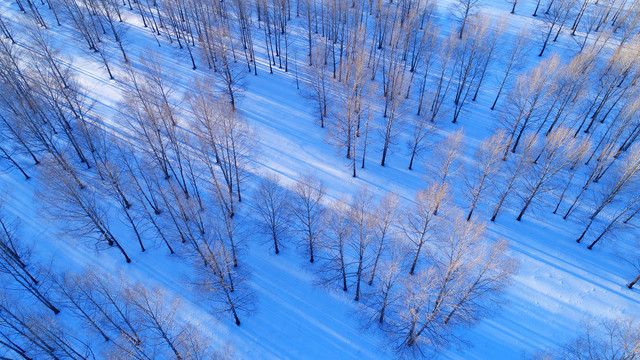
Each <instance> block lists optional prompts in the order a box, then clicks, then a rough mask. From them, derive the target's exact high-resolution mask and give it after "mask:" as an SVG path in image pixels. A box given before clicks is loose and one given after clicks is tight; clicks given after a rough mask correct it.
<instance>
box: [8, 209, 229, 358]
mask: <svg viewBox="0 0 640 360" xmlns="http://www.w3.org/2000/svg"><path fill="white" fill-rule="evenodd" d="M0 224H1V228H2V232H0V245H1V248H2V252H1V254H0V276H2V278H3V286H2V289H1V290H0V294H1V296H0V337H1V340H0V349H1V351H2V354H3V356H6V357H7V358H13V357H14V356H18V357H19V358H23V359H33V358H46V359H96V358H130V359H151V358H154V357H158V356H160V357H167V358H169V357H175V358H177V359H185V360H186V359H203V358H207V359H224V358H228V357H229V356H230V355H231V353H230V352H229V351H228V350H224V351H219V350H218V349H213V346H212V343H211V340H210V339H208V338H207V337H205V336H204V335H203V333H202V332H201V331H200V330H199V329H198V328H197V327H196V326H195V324H192V323H191V322H189V321H188V320H184V319H183V318H182V315H180V314H181V313H183V312H184V310H183V306H182V305H181V302H180V300H179V299H178V298H175V297H172V296H170V295H169V294H167V293H166V291H165V290H164V289H161V288H159V287H154V288H149V287H148V286H147V285H144V284H142V283H131V282H129V281H127V280H124V278H123V277H122V276H121V275H118V276H112V275H109V274H107V273H103V272H101V271H97V270H94V269H91V270H89V269H87V270H84V271H83V272H81V273H74V272H66V273H62V274H59V273H57V272H56V271H55V270H54V269H52V268H45V267H43V266H42V265H41V262H40V261H39V260H38V259H37V258H36V257H35V256H32V253H31V249H30V247H29V246H28V241H26V240H25V239H24V238H23V237H22V236H21V234H20V226H19V223H18V222H17V220H15V219H12V218H11V217H9V216H8V215H6V214H5V213H4V212H3V213H2V214H0ZM34 302H35V304H34ZM52 313H53V314H52ZM58 314H62V315H59V316H53V315H58ZM78 323H82V324H83V326H81V327H77V326H76V327H73V326H72V325H73V324H76V325H77V324H78ZM80 329H82V331H79V330H80Z"/></svg>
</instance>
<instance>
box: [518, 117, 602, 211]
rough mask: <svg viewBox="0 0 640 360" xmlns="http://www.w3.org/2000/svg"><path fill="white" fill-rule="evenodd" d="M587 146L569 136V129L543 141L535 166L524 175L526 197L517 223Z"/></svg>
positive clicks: (578, 157)
mask: <svg viewBox="0 0 640 360" xmlns="http://www.w3.org/2000/svg"><path fill="white" fill-rule="evenodd" d="M589 146H590V144H589V143H588V142H586V141H581V140H580V139H576V138H574V137H573V136H571V130H570V129H569V128H558V129H557V130H556V131H554V132H553V133H551V134H550V135H549V136H547V137H546V138H545V139H544V143H543V145H542V150H541V151H540V154H539V155H538V157H537V158H536V159H535V160H534V163H535V165H534V166H533V167H532V168H531V169H530V171H528V172H527V173H526V174H525V182H524V184H525V188H526V190H527V192H528V195H525V198H524V199H525V200H524V205H523V207H522V210H521V211H520V214H519V215H518V218H517V220H518V221H520V220H521V219H522V215H524V212H525V211H526V210H527V208H528V207H529V205H531V203H532V201H533V199H534V198H535V197H536V196H538V195H539V194H540V193H542V192H545V191H547V190H549V186H550V184H551V183H552V181H553V180H554V179H555V177H556V175H557V174H558V173H560V172H561V171H563V170H566V169H568V168H569V166H570V165H571V164H573V163H574V162H575V161H576V160H579V159H582V158H583V157H584V155H585V153H586V151H587V150H588V149H589ZM551 188H555V186H551Z"/></svg>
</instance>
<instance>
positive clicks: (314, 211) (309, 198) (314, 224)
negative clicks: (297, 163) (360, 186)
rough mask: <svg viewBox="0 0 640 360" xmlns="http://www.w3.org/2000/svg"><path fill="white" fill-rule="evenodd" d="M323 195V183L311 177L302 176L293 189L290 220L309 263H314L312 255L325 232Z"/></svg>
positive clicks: (324, 191)
mask: <svg viewBox="0 0 640 360" xmlns="http://www.w3.org/2000/svg"><path fill="white" fill-rule="evenodd" d="M325 193H326V189H325V187H324V185H323V183H322V182H321V181H320V180H318V179H317V178H316V177H315V176H313V175H302V176H301V177H300V178H299V179H298V181H297V182H296V184H295V185H294V188H293V199H292V205H291V212H292V218H293V219H294V220H295V223H296V225H295V230H296V231H297V232H298V233H299V234H300V235H301V238H302V239H301V243H303V244H304V248H305V252H306V253H307V255H308V256H309V262H311V263H313V262H314V261H315V258H314V254H315V253H316V252H317V251H318V248H319V247H320V245H319V242H321V240H322V238H323V236H324V232H325V225H326V222H325V219H324V217H325V216H326V209H325V207H324V204H323V200H324V197H325Z"/></svg>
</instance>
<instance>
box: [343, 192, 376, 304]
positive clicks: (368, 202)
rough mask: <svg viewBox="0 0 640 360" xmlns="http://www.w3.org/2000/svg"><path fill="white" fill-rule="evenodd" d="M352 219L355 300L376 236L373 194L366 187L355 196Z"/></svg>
mask: <svg viewBox="0 0 640 360" xmlns="http://www.w3.org/2000/svg"><path fill="white" fill-rule="evenodd" d="M352 201H353V204H352V205H351V208H352V221H353V228H354V236H353V237H352V238H351V240H352V242H351V243H350V244H349V245H350V247H351V248H352V250H353V253H354V255H355V256H354V258H355V259H354V262H355V264H356V272H355V277H356V279H355V286H356V291H355V292H356V294H355V297H354V300H355V301H358V300H360V284H361V283H362V279H363V278H364V277H365V271H366V269H367V267H368V266H369V263H368V262H369V261H368V260H369V256H368V255H369V248H370V246H371V243H372V241H373V238H374V236H375V224H374V221H375V219H374V217H373V214H372V212H371V207H372V206H373V195H372V194H371V192H370V191H369V190H368V189H367V188H366V187H365V188H360V189H359V190H358V192H356V194H355V195H354V196H353V200H352Z"/></svg>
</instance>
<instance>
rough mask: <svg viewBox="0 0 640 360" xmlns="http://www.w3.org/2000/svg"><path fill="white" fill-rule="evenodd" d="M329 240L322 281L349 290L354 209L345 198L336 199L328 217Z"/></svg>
mask: <svg viewBox="0 0 640 360" xmlns="http://www.w3.org/2000/svg"><path fill="white" fill-rule="evenodd" d="M326 221H327V225H326V226H327V240H326V244H325V245H324V249H325V251H324V252H323V253H322V260H324V264H323V265H324V266H323V268H322V269H321V271H322V273H323V274H322V279H323V280H322V281H323V282H324V283H326V284H331V285H333V284H339V285H340V287H341V288H342V291H345V292H346V291H348V289H349V288H348V279H350V278H351V276H352V274H351V273H350V271H351V270H350V269H347V267H350V265H351V263H350V261H351V260H350V259H349V258H348V254H347V250H348V249H347V246H348V244H349V242H350V241H351V238H352V237H353V236H355V235H354V231H355V229H354V227H355V226H354V224H353V211H352V208H351V206H350V205H349V203H348V202H347V201H346V200H345V199H338V200H336V201H334V202H333V203H332V204H331V206H330V208H329V214H328V216H327V217H326Z"/></svg>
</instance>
